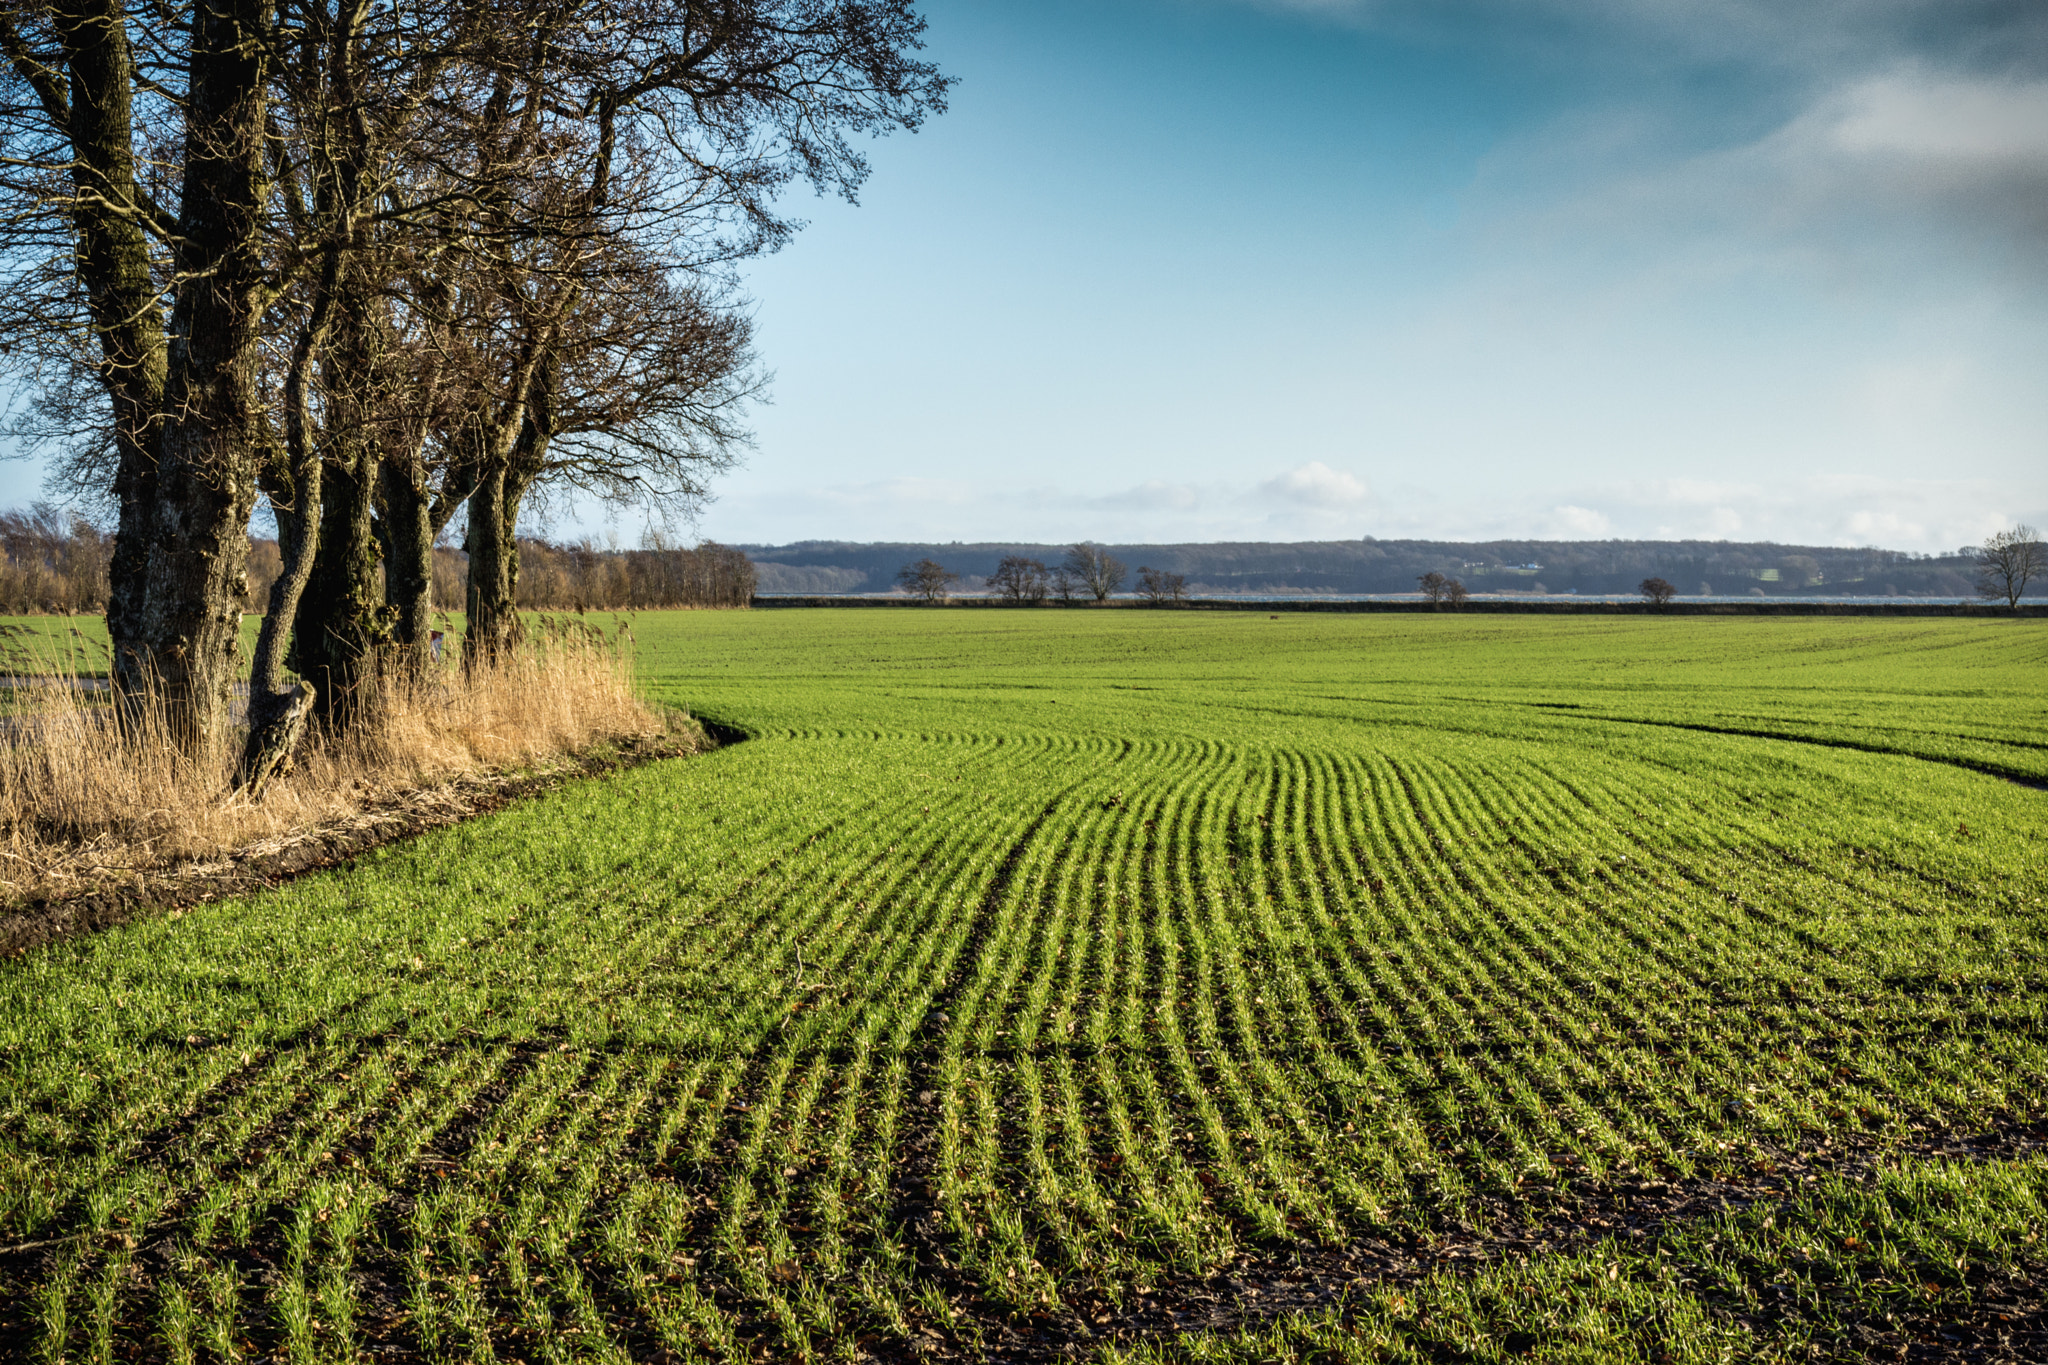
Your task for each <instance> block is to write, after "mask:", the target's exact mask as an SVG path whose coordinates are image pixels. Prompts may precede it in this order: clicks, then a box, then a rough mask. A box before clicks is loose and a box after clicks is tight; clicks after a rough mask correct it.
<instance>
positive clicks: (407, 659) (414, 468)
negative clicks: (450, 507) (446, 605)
mask: <svg viewBox="0 0 2048 1365" xmlns="http://www.w3.org/2000/svg"><path fill="white" fill-rule="evenodd" d="M426 481H427V471H426V468H425V465H424V463H423V461H422V460H421V451H420V448H419V447H418V446H414V447H413V449H412V450H410V451H408V452H406V453H405V454H402V455H396V456H393V457H390V458H387V459H386V460H385V461H384V468H383V471H382V478H381V481H380V488H379V497H378V499H377V531H378V535H379V538H380V539H381V540H382V541H383V544H384V606H385V610H386V611H387V613H388V614H389V616H390V620H391V643H392V646H393V648H394V650H395V652H396V655H397V662H398V666H399V667H400V668H402V669H404V670H406V671H407V672H408V673H410V674H413V675H415V676H417V675H418V674H420V673H422V672H424V671H425V670H426V666H427V644H428V641H429V639H430V638H431V635H430V632H431V631H432V629H433V627H432V625H431V624H430V621H431V618H432V616H433V611H434V602H433V592H434V535H435V530H436V528H435V526H434V523H433V498H432V494H431V491H430V490H429V489H428V488H427V487H426V486H425V484H426Z"/></svg>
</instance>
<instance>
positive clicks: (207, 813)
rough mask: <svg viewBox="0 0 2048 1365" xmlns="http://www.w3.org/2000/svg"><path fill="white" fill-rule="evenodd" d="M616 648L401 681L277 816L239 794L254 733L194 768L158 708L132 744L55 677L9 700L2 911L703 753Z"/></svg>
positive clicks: (550, 645) (537, 642) (316, 738)
mask: <svg viewBox="0 0 2048 1365" xmlns="http://www.w3.org/2000/svg"><path fill="white" fill-rule="evenodd" d="M617 646H618V642H607V641H605V640H603V639H601V638H599V637H597V635H596V633H595V632H587V633H578V632H575V631H561V630H556V631H550V630H547V629H542V630H540V631H537V632H535V638H534V639H532V640H531V641H530V642H529V644H528V645H527V646H525V647H523V648H521V649H520V650H519V651H517V652H516V653H515V654H514V655H513V656H512V657H510V658H508V659H506V660H505V661H504V662H502V663H501V664H498V665H496V666H493V667H490V668H486V669H480V670H477V671H476V672H474V673H467V674H466V673H464V672H463V671H462V670H461V669H460V668H457V667H454V666H452V655H451V664H450V665H449V666H436V667H433V668H431V669H429V670H428V672H427V674H426V676H424V677H421V678H417V679H405V678H403V677H398V676H393V677H387V678H384V679H382V680H381V681H380V682H379V685H378V697H377V701H376V704H375V705H374V706H371V707H369V708H367V718H366V719H365V720H364V722H363V723H361V724H359V725H358V726H356V727H355V728H353V729H352V730H351V731H350V732H349V733H347V734H346V735H343V736H338V737H337V736H331V735H326V734H323V733H321V732H319V731H318V730H314V731H309V733H308V735H307V738H306V741H305V742H304V743H303V744H302V745H301V746H300V749H299V752H298V755H297V759H296V762H295V764H294V766H293V768H292V770H291V771H290V772H288V773H286V774H284V775H282V776H280V777H278V778H277V779H275V780H274V781H273V782H272V783H271V784H270V786H269V789H268V790H267V791H266V792H265V793H264V795H263V797H262V799H261V800H251V799H249V798H248V797H247V796H246V795H243V794H239V793H235V792H233V791H232V790H231V788H232V785H233V779H234V773H235V763H236V759H237V757H238V756H239V751H240V744H241V735H240V732H239V731H237V733H236V734H235V736H234V738H233V741H232V743H229V744H223V745H221V746H220V748H219V750H218V751H217V752H214V753H209V754H207V755H204V756H203V757H201V758H197V759H195V758H191V757H188V756H186V755H184V754H181V753H180V752H179V751H178V749H177V747H176V746H175V745H173V744H172V743H170V741H169V731H168V728H167V726H166V725H165V723H164V717H163V713H162V709H161V707H159V706H156V705H153V704H152V703H151V702H150V701H149V700H148V699H145V700H144V701H143V703H142V704H141V705H140V707H139V708H138V709H137V714H136V715H135V716H134V717H133V719H132V720H131V721H130V722H129V723H126V724H123V725H118V726H117V725H115V724H114V723H113V711H112V708H111V706H109V705H108V704H107V699H106V694H105V693H98V694H95V693H93V692H90V691H87V690H85V689H83V688H81V687H80V686H78V685H77V684H76V682H75V681H73V680H72V679H70V678H67V677H63V676H60V675H57V674H54V673H52V674H44V675H43V676H42V677H40V678H38V679H36V680H34V681H32V682H29V683H27V684H25V685H22V686H18V687H16V688H15V689H14V690H13V691H12V692H10V693H4V694H0V707H4V709H0V902H6V901H19V900H22V899H24V898H32V897H38V896H48V895H61V894H64V893H65V892H67V891H69V890H73V889H79V888H82V887H95V886H104V885H106V884H108V883H110V882H111V883H116V884H119V883H121V882H124V881H136V880H140V879H143V878H150V877H162V876H165V875H172V874H174V873H176V872H177V871H178V870H179V869H182V870H183V871H184V873H185V874H186V875H191V874H193V873H203V872H204V871H205V869H206V866H207V865H208V864H215V863H219V862H220V861H221V860H223V859H226V858H228V857H229V856H230V855H238V854H239V855H246V854H250V853H259V854H260V853H264V852H272V851H276V850H278V849H282V848H285V847H288V846H289V845H290V844H292V843H293V842H295V841H297V840H301V839H304V838H308V837H312V836H315V835H317V834H319V833H321V832H323V831H326V832H331V831H334V830H335V829H336V828H337V827H342V828H348V827H351V826H357V827H359V826H361V825H362V824H364V823H366V822H371V823H375V822H383V821H389V820H392V819H394V809H395V808H402V807H404V806H405V805H406V804H407V803H411V804H414V805H424V806H426V807H429V808H435V809H439V810H441V811H444V812H445V811H446V810H447V809H448V808H449V807H450V806H451V805H454V806H457V807H459V806H461V805H462V803H463V802H464V800H465V796H464V793H465V792H472V793H473V792H474V791H475V789H476V788H477V786H478V784H479V781H480V780H483V779H488V778H489V777H491V776H493V775H499V774H505V773H508V772H522V773H525V772H535V771H547V770H549V769H551V768H556V767H561V766H566V765H567V764H568V763H569V762H570V761H571V760H572V758H573V757H574V756H576V755H579V754H584V753H586V752H587V751H589V750H591V749H593V748H596V747H598V746H602V745H608V744H617V743H619V742H622V741H640V742H646V741H660V740H666V741H668V742H669V746H670V747H674V743H675V742H676V741H683V742H685V743H689V742H693V739H694V736H695V734H696V732H695V730H694V727H693V726H691V724H690V722H688V720H687V719H686V718H682V717H677V716H672V715H667V714H664V713H662V712H660V711H657V710H656V709H655V708H653V707H651V706H649V705H647V704H646V703H645V702H643V701H641V700H640V698H639V697H638V696H637V695H636V693H635V691H634V688H633V679H632V665H631V660H630V659H629V658H628V657H627V655H626V654H625V652H624V651H623V649H621V648H619V647H617ZM398 818H399V819H400V822H401V823H403V822H404V821H403V817H402V815H401V816H400V817H398Z"/></svg>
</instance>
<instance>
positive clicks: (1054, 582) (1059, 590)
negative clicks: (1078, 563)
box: [1048, 564, 1081, 602]
mask: <svg viewBox="0 0 2048 1365" xmlns="http://www.w3.org/2000/svg"><path fill="white" fill-rule="evenodd" d="M1048 586H1049V587H1050V588H1051V590H1052V595H1053V596H1054V597H1057V598H1058V599H1059V600H1060V601H1062V602H1071V601H1073V600H1074V598H1075V597H1076V596H1078V595H1079V593H1080V590H1081V585H1080V583H1079V582H1077V581H1076V580H1075V578H1074V574H1073V571H1072V570H1070V569H1068V568H1067V566H1066V565H1064V564H1059V565H1055V566H1054V568H1053V570H1052V576H1051V578H1050V579H1049V580H1048Z"/></svg>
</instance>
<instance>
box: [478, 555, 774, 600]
mask: <svg viewBox="0 0 2048 1365" xmlns="http://www.w3.org/2000/svg"><path fill="white" fill-rule="evenodd" d="M651 539H654V540H655V543H654V544H650V545H648V546H646V547H644V548H642V549H638V550H600V549H597V548H595V547H593V546H591V545H589V544H587V543H586V544H581V545H551V544H549V543H548V542H546V541H544V540H521V541H520V542H519V562H520V571H519V586H518V604H519V606H520V607H522V608H526V609H534V610H552V611H562V610H568V611H644V610H651V609H655V608H659V607H744V606H746V605H747V603H748V602H750V601H752V600H753V596H754V564H753V561H752V560H750V559H748V558H747V557H746V556H745V555H744V554H742V553H740V552H739V551H738V550H735V549H733V548H732V547H731V546H728V545H719V544H716V543H713V542H710V541H706V542H705V543H704V544H702V545H699V546H697V547H696V548H695V549H688V548H684V547H681V546H672V545H663V544H661V543H659V540H658V538H651Z"/></svg>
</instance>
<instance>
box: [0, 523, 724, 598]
mask: <svg viewBox="0 0 2048 1365" xmlns="http://www.w3.org/2000/svg"><path fill="white" fill-rule="evenodd" d="M649 540H650V544H649V545H647V546H644V547H642V548H640V549H635V550H620V549H606V548H599V547H597V546H595V545H594V544H592V543H591V542H589V541H587V540H586V541H583V542H581V543H579V544H556V543H551V542H549V541H546V540H541V539H535V538H529V537H521V538H520V539H519V541H518V550H519V557H520V561H521V564H522V566H523V567H522V569H521V572H520V575H519V580H518V589H517V593H518V595H517V599H516V600H517V605H518V606H519V607H520V608H521V609H527V610H548V611H581V610H586V609H587V610H590V611H641V610H653V609H657V608H662V607H744V606H746V605H747V603H748V602H749V601H751V600H752V598H753V596H754V566H753V564H752V562H751V561H749V560H748V559H747V557H746V556H745V555H743V554H741V553H740V552H739V551H738V550H735V549H732V548H731V547H729V546H725V545H719V544H716V543H715V542H712V541H706V542H704V543H703V544H701V545H698V546H696V547H695V548H694V549H693V548H689V547H685V546H675V545H668V544H666V543H664V541H663V539H662V538H661V537H660V536H658V535H656V536H650V537H649ZM113 544H114V538H113V536H112V535H110V534H108V533H107V532H105V531H102V530H101V529H100V528H98V527H97V526H94V525H93V524H92V522H91V521H89V520H88V519H86V518H85V517H83V516H80V515H78V514H76V513H73V512H65V511H61V510H59V509H57V508H55V507H53V506H51V505H50V504H48V503H38V504H36V505H35V506H33V507H31V508H30V509H29V510H27V511H25V512H19V511H17V512H0V615H7V616H32V615H42V614H65V615H74V614H77V613H80V612H99V611H104V610H105V609H106V600H107V583H108V572H107V570H108V563H109V561H110V560H111V559H112V557H113ZM247 555H248V566H249V567H248V578H249V582H248V588H247V590H246V591H245V592H244V593H243V596H242V604H241V605H242V609H243V610H244V611H246V612H256V613H261V612H262V611H263V609H264V606H265V605H266V603H267V602H268V601H269V597H270V589H271V585H272V584H273V583H274V582H275V581H276V579H277V576H278V575H279V574H280V573H282V572H283V571H284V560H283V555H282V553H281V551H280V550H279V547H278V543H277V542H276V541H275V540H271V539H265V538H259V537H251V538H250V540H249V543H248V548H247ZM468 587H469V557H468V556H467V555H465V554H463V553H462V552H461V551H459V550H455V549H452V548H449V547H447V546H437V547H435V549H434V556H433V567H432V570H431V586H430V591H429V593H428V601H429V605H430V607H431V608H432V609H433V610H436V611H460V610H462V607H463V603H464V601H465V599H466V597H467V595H468Z"/></svg>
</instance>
